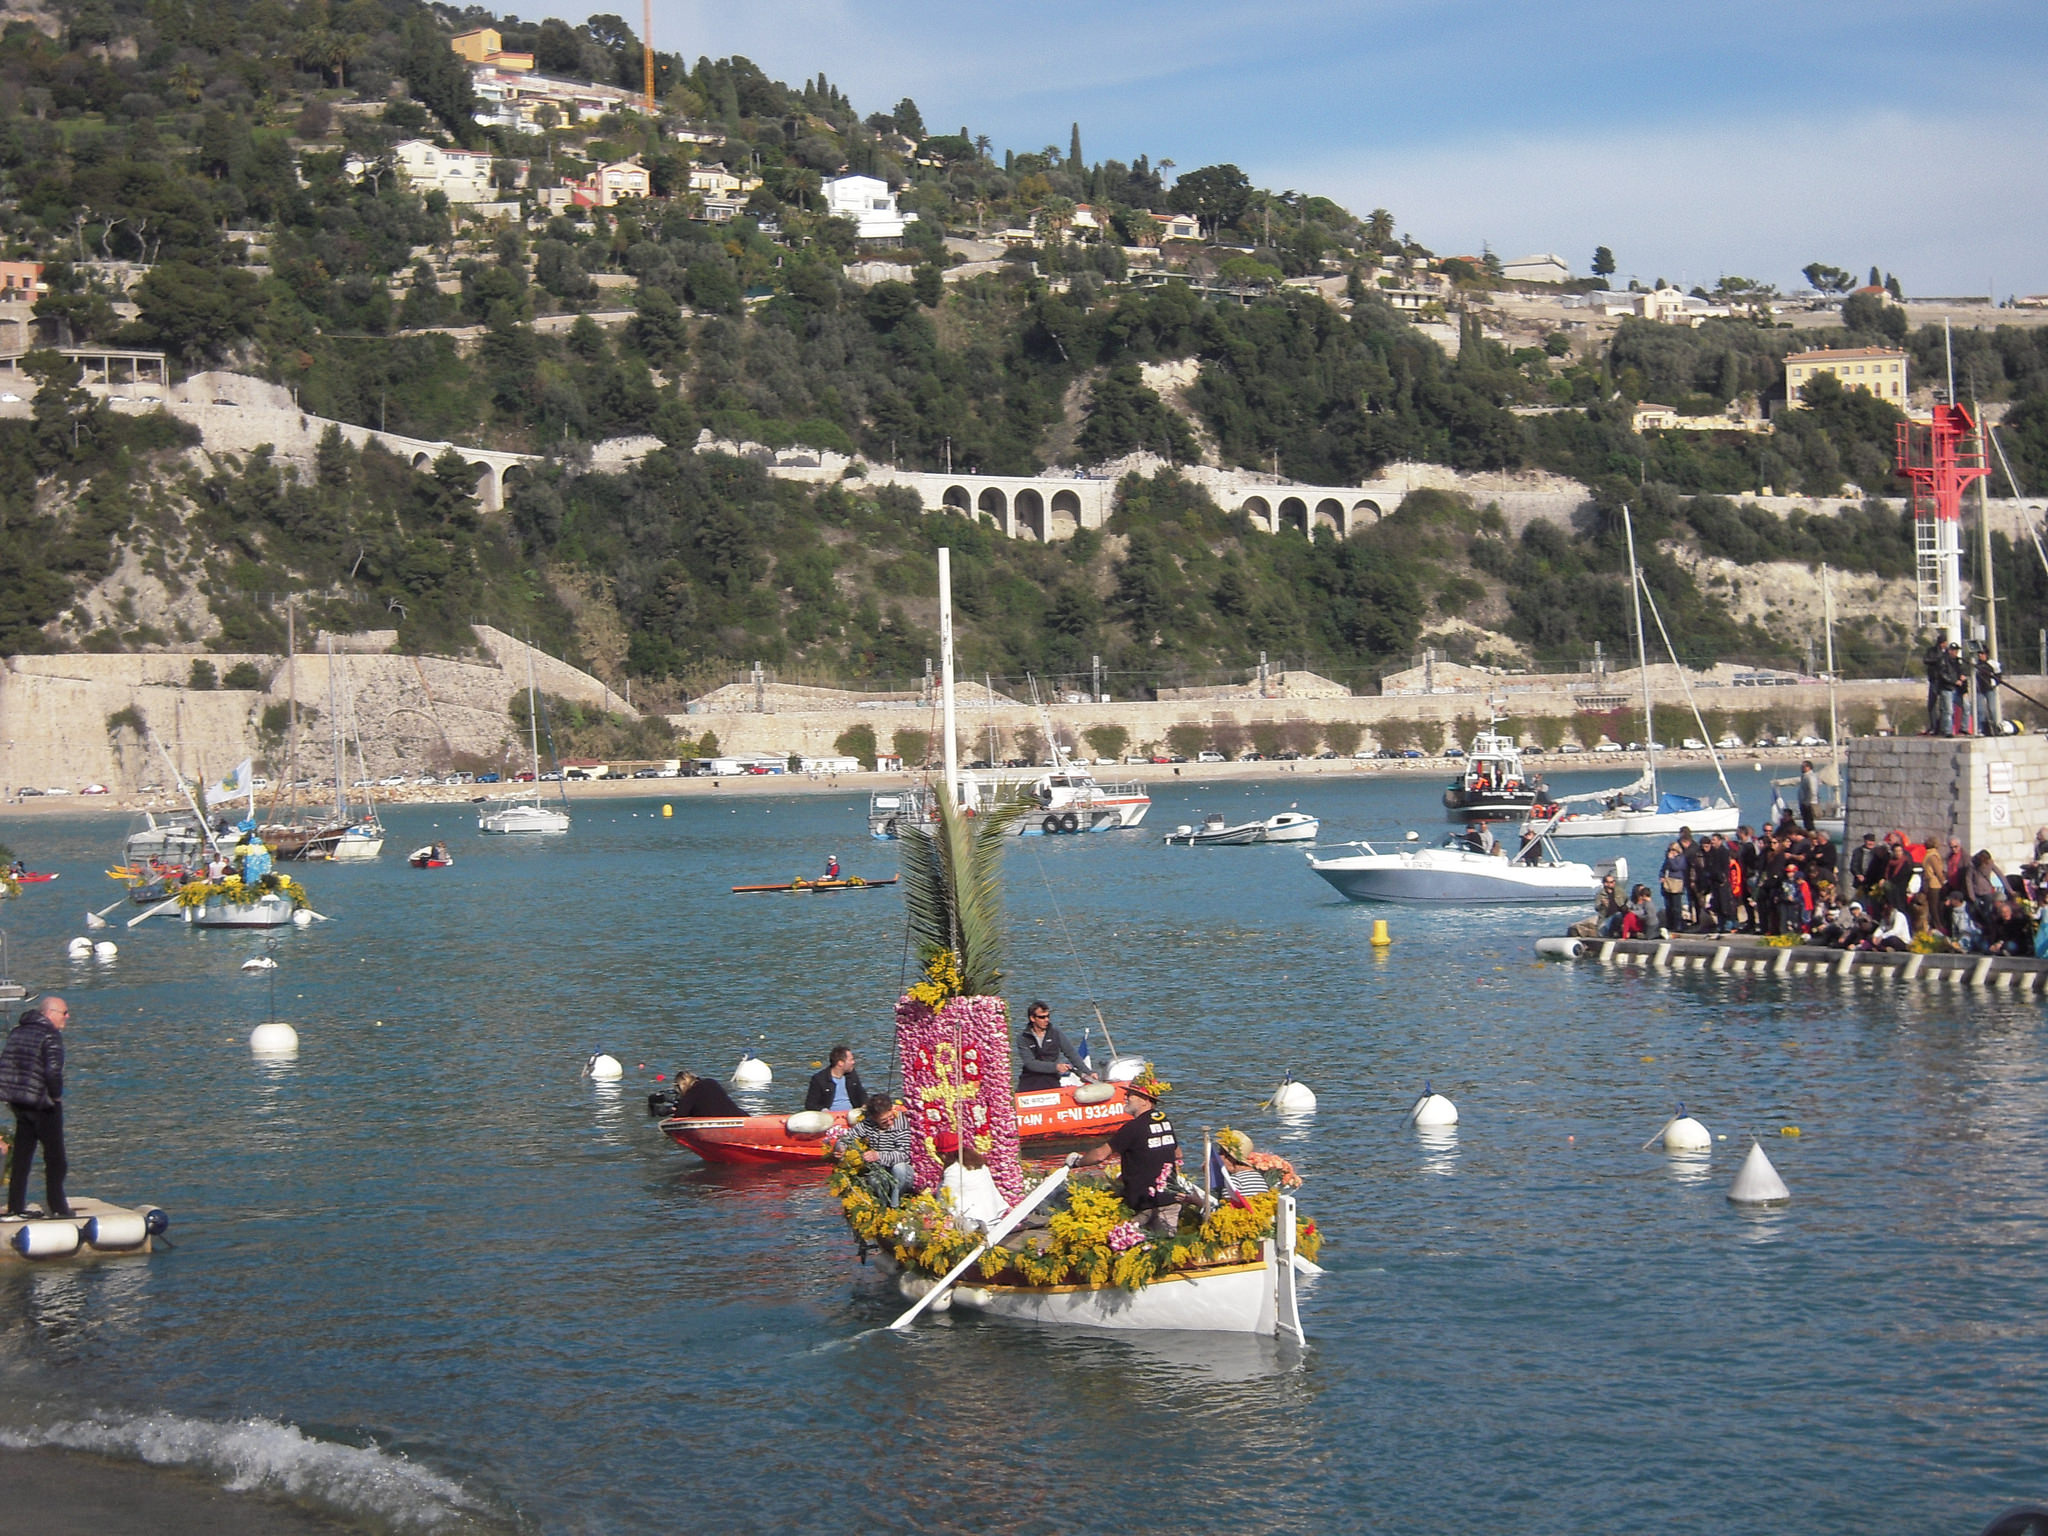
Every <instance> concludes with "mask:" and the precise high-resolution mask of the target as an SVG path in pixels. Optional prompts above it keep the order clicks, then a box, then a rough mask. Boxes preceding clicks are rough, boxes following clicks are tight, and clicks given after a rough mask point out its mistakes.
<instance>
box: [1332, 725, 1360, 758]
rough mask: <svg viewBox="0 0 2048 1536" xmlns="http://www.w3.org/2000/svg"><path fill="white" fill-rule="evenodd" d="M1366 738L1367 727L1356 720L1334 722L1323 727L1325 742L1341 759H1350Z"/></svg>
mask: <svg viewBox="0 0 2048 1536" xmlns="http://www.w3.org/2000/svg"><path fill="white" fill-rule="evenodd" d="M1364 736H1365V727H1364V726H1362V725H1360V724H1359V723H1358V722H1357V721H1356V720H1332V721H1331V722H1330V723H1329V724H1328V725H1325V726H1324V727H1323V740H1324V741H1326V742H1328V743H1329V747H1330V750H1331V751H1332V752H1334V753H1336V754H1337V755H1338V756H1339V757H1350V756H1351V755H1352V754H1353V753H1355V752H1356V751H1357V750H1358V743H1359V742H1360V741H1361V740H1362V739H1363V738H1364Z"/></svg>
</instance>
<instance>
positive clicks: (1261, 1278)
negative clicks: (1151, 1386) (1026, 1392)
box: [906, 1257, 1280, 1334]
mask: <svg viewBox="0 0 2048 1536" xmlns="http://www.w3.org/2000/svg"><path fill="white" fill-rule="evenodd" d="M906 1278H908V1277H906ZM926 1283H927V1284H929V1282H926ZM906 1294H909V1292H908V1291H906ZM951 1299H952V1301H953V1303H954V1305H956V1306H961V1307H967V1308H969V1309H971V1310H973V1311H976V1312H984V1313H986V1314H988V1315H989V1316H990V1317H999V1318H1002V1319H1004V1320H1006V1321H1009V1322H1018V1323H1043V1324H1048V1325H1051V1326H1053V1327H1057V1328H1104V1329H1116V1330H1121V1331H1130V1330H1135V1331H1164V1330H1172V1331H1175V1332H1199V1333H1260V1334H1273V1333H1276V1332H1278V1330H1279V1319H1280V1305H1279V1265H1278V1263H1277V1262H1276V1261H1275V1260H1273V1259H1272V1258H1270V1257H1269V1258H1267V1259H1266V1260H1265V1261H1264V1262H1262V1263H1258V1264H1235V1265H1231V1266H1229V1267H1228V1268H1223V1269H1213V1270H1207V1271H1204V1272H1202V1273H1199V1274H1175V1275H1164V1276H1161V1277H1160V1278H1158V1279H1156V1280H1153V1281H1152V1282H1151V1283H1150V1284H1149V1285H1143V1286H1140V1287H1139V1288H1138V1289H1137V1290H1135V1291H1128V1290H1125V1289H1123V1288H1122V1287H1120V1286H1113V1285H1107V1286H1088V1285H1048V1286H1010V1285H974V1286H970V1285H960V1286H957V1287H955V1288H954V1290H953V1292H952V1298H951Z"/></svg>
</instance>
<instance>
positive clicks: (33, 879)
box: [12, 869, 57, 885]
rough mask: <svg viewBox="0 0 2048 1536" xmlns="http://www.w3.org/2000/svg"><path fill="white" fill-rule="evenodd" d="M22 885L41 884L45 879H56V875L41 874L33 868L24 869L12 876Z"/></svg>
mask: <svg viewBox="0 0 2048 1536" xmlns="http://www.w3.org/2000/svg"><path fill="white" fill-rule="evenodd" d="M12 878H13V879H14V881H15V882H16V883H17V884H20V885H41V884H42V883H43V882H44V881H45V880H54V879H56V878H57V877H56V876H55V875H39V874H37V873H36V872H35V871H34V870H32V869H24V870H22V871H21V873H19V874H17V875H14V876H13V877H12Z"/></svg>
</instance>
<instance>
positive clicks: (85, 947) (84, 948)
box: [64, 934, 92, 960]
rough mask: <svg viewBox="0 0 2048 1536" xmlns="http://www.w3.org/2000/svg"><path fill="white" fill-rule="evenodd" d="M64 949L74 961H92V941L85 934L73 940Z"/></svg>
mask: <svg viewBox="0 0 2048 1536" xmlns="http://www.w3.org/2000/svg"><path fill="white" fill-rule="evenodd" d="M64 948H65V953H66V954H68V955H70V956H71V958H72V959H74V960H90V959H91V958H92V940H91V939H88V938H86V937H85V935H83V934H80V935H79V936H78V937H77V938H75V939H73V940H72V941H71V942H70V943H69V944H67V945H66V946H65V947H64Z"/></svg>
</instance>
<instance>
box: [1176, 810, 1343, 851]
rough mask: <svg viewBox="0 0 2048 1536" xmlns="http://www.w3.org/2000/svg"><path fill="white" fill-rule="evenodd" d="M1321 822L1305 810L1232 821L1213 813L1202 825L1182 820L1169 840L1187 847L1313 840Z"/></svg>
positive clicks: (1235, 846)
mask: <svg viewBox="0 0 2048 1536" xmlns="http://www.w3.org/2000/svg"><path fill="white" fill-rule="evenodd" d="M1321 826H1322V822H1321V820H1320V819H1318V818H1317V817H1314V816H1311V815H1309V814H1308V813H1307V812H1306V811H1292V810H1289V811H1282V812H1280V813H1279V814H1278V815H1277V816H1268V817H1267V818H1266V819H1265V820H1264V821H1241V822H1238V823H1236V824H1235V825H1232V824H1231V823H1229V822H1227V821H1225V820H1224V819H1223V817H1222V816H1220V815H1216V814H1211V815H1209V816H1206V817H1204V818H1203V820H1202V824H1201V825H1200V826H1191V825H1187V824H1185V823H1184V824H1182V825H1181V826H1178V827H1175V828H1174V829H1173V830H1172V831H1171V832H1169V833H1167V834H1166V841H1167V842H1169V843H1175V844H1179V845H1182V846H1184V847H1188V848H1248V847H1250V846H1251V845H1252V844H1254V843H1312V842H1314V841H1315V840H1316V832H1317V830H1318V829H1319V828H1320V827H1321Z"/></svg>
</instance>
